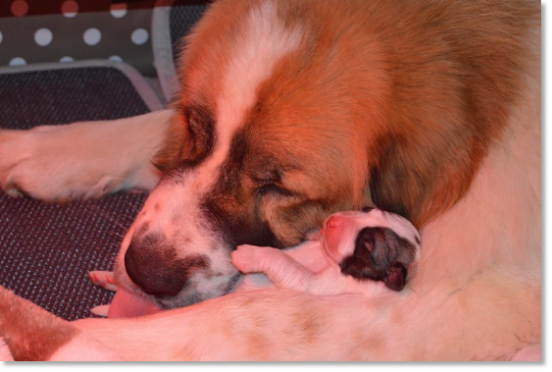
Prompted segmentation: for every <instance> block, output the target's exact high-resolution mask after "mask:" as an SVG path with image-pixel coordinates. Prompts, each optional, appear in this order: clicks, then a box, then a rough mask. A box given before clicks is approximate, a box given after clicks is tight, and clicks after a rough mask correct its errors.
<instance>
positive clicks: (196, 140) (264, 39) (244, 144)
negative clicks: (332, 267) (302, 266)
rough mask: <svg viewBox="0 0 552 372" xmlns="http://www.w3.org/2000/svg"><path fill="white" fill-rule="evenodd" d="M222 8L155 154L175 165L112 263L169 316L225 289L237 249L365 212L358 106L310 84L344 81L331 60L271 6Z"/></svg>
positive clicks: (280, 240)
mask: <svg viewBox="0 0 552 372" xmlns="http://www.w3.org/2000/svg"><path fill="white" fill-rule="evenodd" d="M224 4H226V5H228V3H224ZM224 4H221V3H216V4H214V5H213V8H212V9H211V11H210V12H209V13H208V14H207V15H206V17H205V18H204V19H203V20H202V21H201V23H200V24H199V26H198V28H197V29H196V31H195V33H194V35H193V36H192V38H191V39H190V40H189V46H188V49H187V51H186V53H185V55H184V59H183V62H182V65H183V71H182V77H181V80H182V81H184V82H185V86H184V88H183V92H182V96H181V97H180V98H179V100H178V102H177V103H176V104H175V105H174V112H175V114H174V120H173V125H172V130H173V132H171V133H170V134H168V136H169V138H168V141H167V142H168V143H171V145H170V148H168V149H160V154H162V155H161V156H160V158H172V159H176V161H172V163H171V164H168V165H166V164H163V166H165V167H166V168H167V170H166V175H165V176H164V178H163V179H162V180H161V182H160V184H159V185H158V187H157V188H156V189H155V190H154V191H153V192H152V193H151V195H150V197H149V198H148V200H147V202H146V204H145V206H144V208H143V211H142V213H141V214H140V215H139V216H138V218H137V220H136V221H135V223H134V225H133V226H132V228H131V229H130V231H129V232H128V235H127V237H126V238H125V240H124V242H123V244H122V248H121V251H120V253H119V256H118V258H117V262H116V266H115V274H116V277H117V280H118V282H119V283H120V284H121V285H123V286H125V287H127V289H130V290H132V291H134V292H142V293H146V294H148V295H151V296H153V297H154V298H155V299H156V301H157V303H158V304H160V305H161V306H162V307H165V308H173V307H179V306H184V305H187V304H191V303H195V302H199V301H202V300H205V299H208V298H212V297H216V296H220V295H222V294H225V293H227V292H229V291H230V290H231V289H232V287H233V285H234V284H235V282H236V280H237V279H238V276H239V273H238V271H237V270H236V269H235V267H234V266H233V265H232V264H231V263H230V252H231V251H232V250H233V249H235V247H236V246H237V245H240V244H253V245H261V246H273V247H282V248H283V247H289V246H293V245H296V244H298V243H300V242H301V241H302V240H304V238H305V234H306V233H307V232H310V231H312V230H313V229H317V228H320V227H321V225H322V222H323V221H324V219H325V218H327V216H329V215H330V214H332V213H334V212H336V211H338V210H351V209H360V208H362V206H363V205H365V204H366V198H365V184H366V178H367V174H368V165H367V164H366V146H365V143H363V142H362V140H363V139H364V137H365V135H364V134H363V133H364V131H362V130H360V129H358V128H356V127H355V126H354V125H353V124H352V123H353V120H352V117H354V116H355V112H354V109H353V108H356V107H357V105H355V104H354V102H352V103H348V102H349V101H348V97H336V95H335V92H336V91H335V87H334V86H332V85H331V84H328V85H325V86H324V87H322V86H318V84H319V82H320V81H321V80H320V79H322V80H324V79H326V78H327V77H326V76H325V74H331V75H332V79H337V80H336V81H339V80H340V78H339V76H337V77H336V76H335V71H341V69H340V68H337V64H339V61H337V60H335V61H333V60H332V61H333V62H332V63H333V64H336V66H330V65H328V63H327V62H324V65H322V66H321V65H320V60H322V61H327V55H326V54H325V52H324V51H323V52H322V54H320V53H319V52H315V51H314V49H313V48H309V47H308V45H306V44H305V43H307V44H308V43H309V42H312V40H313V36H312V35H307V34H306V31H305V28H304V27H303V25H302V24H301V23H300V22H299V21H297V22H295V23H294V22H284V21H283V20H282V18H281V16H280V12H281V11H282V10H281V9H278V8H277V7H278V4H279V3H278V2H270V1H268V2H259V3H254V2H251V3H249V2H248V3H245V2H239V4H240V5H239V6H237V8H240V9H241V10H240V13H239V14H235V17H234V16H227V14H225V13H227V12H228V11H232V9H234V8H236V6H234V5H233V6H231V7H230V6H228V7H227V8H225V9H223V10H221V9H219V8H217V7H219V6H223V5H224ZM233 4H235V3H233ZM215 24H216V26H215ZM309 40H310V41H309ZM326 47H327V48H331V45H329V44H328V45H327V46H326ZM328 52H330V51H328ZM305 53H307V54H308V55H304V54H305ZM298 61H303V62H302V63H298ZM305 61H309V63H307V64H305V63H306V62H305ZM341 99H343V100H344V101H343V102H340V100H341ZM336 104H337V105H339V106H340V108H341V109H340V110H327V112H321V107H323V108H327V107H330V106H331V105H336ZM349 104H350V106H351V107H349V106H348V105H349ZM336 123H341V124H340V125H336ZM346 123H348V124H347V126H345V125H344V124H346ZM178 133H180V134H178ZM180 139H182V140H180ZM161 162H163V161H162V160H161Z"/></svg>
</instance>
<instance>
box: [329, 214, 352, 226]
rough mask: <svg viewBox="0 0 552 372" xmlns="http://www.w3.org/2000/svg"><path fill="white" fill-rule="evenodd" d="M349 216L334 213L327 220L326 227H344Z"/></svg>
mask: <svg viewBox="0 0 552 372" xmlns="http://www.w3.org/2000/svg"><path fill="white" fill-rule="evenodd" d="M346 219H347V217H345V216H340V215H336V214H333V215H331V216H330V217H328V219H327V220H326V223H325V224H324V227H326V228H338V227H342V226H343V224H344V222H345V220H346Z"/></svg>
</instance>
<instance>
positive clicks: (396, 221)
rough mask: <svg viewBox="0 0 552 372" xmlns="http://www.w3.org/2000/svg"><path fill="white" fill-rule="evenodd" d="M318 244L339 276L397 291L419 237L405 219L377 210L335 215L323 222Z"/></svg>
mask: <svg viewBox="0 0 552 372" xmlns="http://www.w3.org/2000/svg"><path fill="white" fill-rule="evenodd" d="M320 235H321V236H320V241H321V244H322V247H323V248H324V251H325V253H326V255H327V257H328V258H329V259H330V260H331V261H333V262H334V264H335V265H339V267H340V268H341V272H342V273H343V274H345V275H350V276H352V277H354V278H356V279H358V280H367V279H368V280H376V281H382V282H384V283H385V285H386V286H387V287H389V288H390V289H393V290H396V291H400V290H401V289H403V287H404V286H405V284H406V277H407V275H408V273H409V271H411V270H412V269H413V264H414V263H415V262H416V261H417V259H418V257H419V254H420V243H421V239H420V235H419V233H418V231H417V230H416V228H415V227H414V226H413V225H412V224H411V223H410V222H409V221H408V220H406V219H405V218H403V217H401V216H398V215H396V214H392V213H386V212H383V211H381V210H379V209H372V210H370V211H368V212H367V213H361V212H338V213H334V214H333V215H331V216H330V217H329V218H328V219H327V220H326V221H325V222H324V227H323V229H322V230H321V233H320Z"/></svg>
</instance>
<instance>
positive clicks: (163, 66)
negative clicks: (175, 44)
mask: <svg viewBox="0 0 552 372" xmlns="http://www.w3.org/2000/svg"><path fill="white" fill-rule="evenodd" d="M172 3H173V1H167V0H164V1H163V0H161V1H158V2H157V4H156V7H155V8H154V9H153V16H152V18H151V44H152V49H153V65H154V67H155V69H156V71H157V77H158V78H159V84H160V85H161V89H162V90H163V94H164V95H165V100H166V101H167V102H170V101H171V100H172V98H173V97H174V95H175V93H176V92H178V90H179V87H180V83H179V81H178V75H177V73H176V69H175V66H174V55H173V50H172V41H171V30H170V22H169V17H170V11H171V5H172Z"/></svg>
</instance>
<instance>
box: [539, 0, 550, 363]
mask: <svg viewBox="0 0 552 372" xmlns="http://www.w3.org/2000/svg"><path fill="white" fill-rule="evenodd" d="M541 6H542V10H541V84H542V85H541V190H544V192H542V193H541V330H542V333H541V347H542V362H541V363H543V362H546V365H549V367H548V368H550V364H551V363H550V359H551V358H550V354H548V352H550V342H549V341H550V340H549V337H547V336H549V334H550V332H549V331H550V320H549V318H548V316H549V314H551V312H550V302H551V300H550V292H549V291H548V290H546V288H547V285H546V283H550V281H551V278H550V272H549V271H548V270H542V267H543V266H544V267H545V268H547V265H543V264H542V263H549V262H550V253H551V252H550V247H549V245H550V233H551V231H550V230H551V229H550V226H551V224H550V209H549V206H550V197H549V194H548V192H547V191H549V190H551V186H552V185H551V180H552V176H551V175H550V167H549V166H548V165H549V164H550V158H551V153H550V147H549V146H547V145H546V144H547V143H548V144H549V143H550V125H549V123H550V122H551V121H552V113H551V112H550V84H549V83H550V69H549V68H548V69H543V68H542V66H548V67H549V66H550V63H551V61H550V57H551V56H552V51H551V50H550V42H548V43H542V40H550V36H551V35H552V31H550V23H548V22H546V21H547V20H548V21H549V20H550V16H549V15H550V11H549V10H550V9H552V6H551V2H550V1H542V2H541ZM543 119H544V122H545V125H542V123H543ZM547 123H548V124H547ZM543 145H544V146H543ZM544 159H546V160H544ZM542 227H544V228H542ZM542 247H544V249H542ZM542 284H545V290H544V291H543V290H542V289H543V288H542ZM546 350H548V352H547V351H546ZM549 370H550V369H549Z"/></svg>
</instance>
